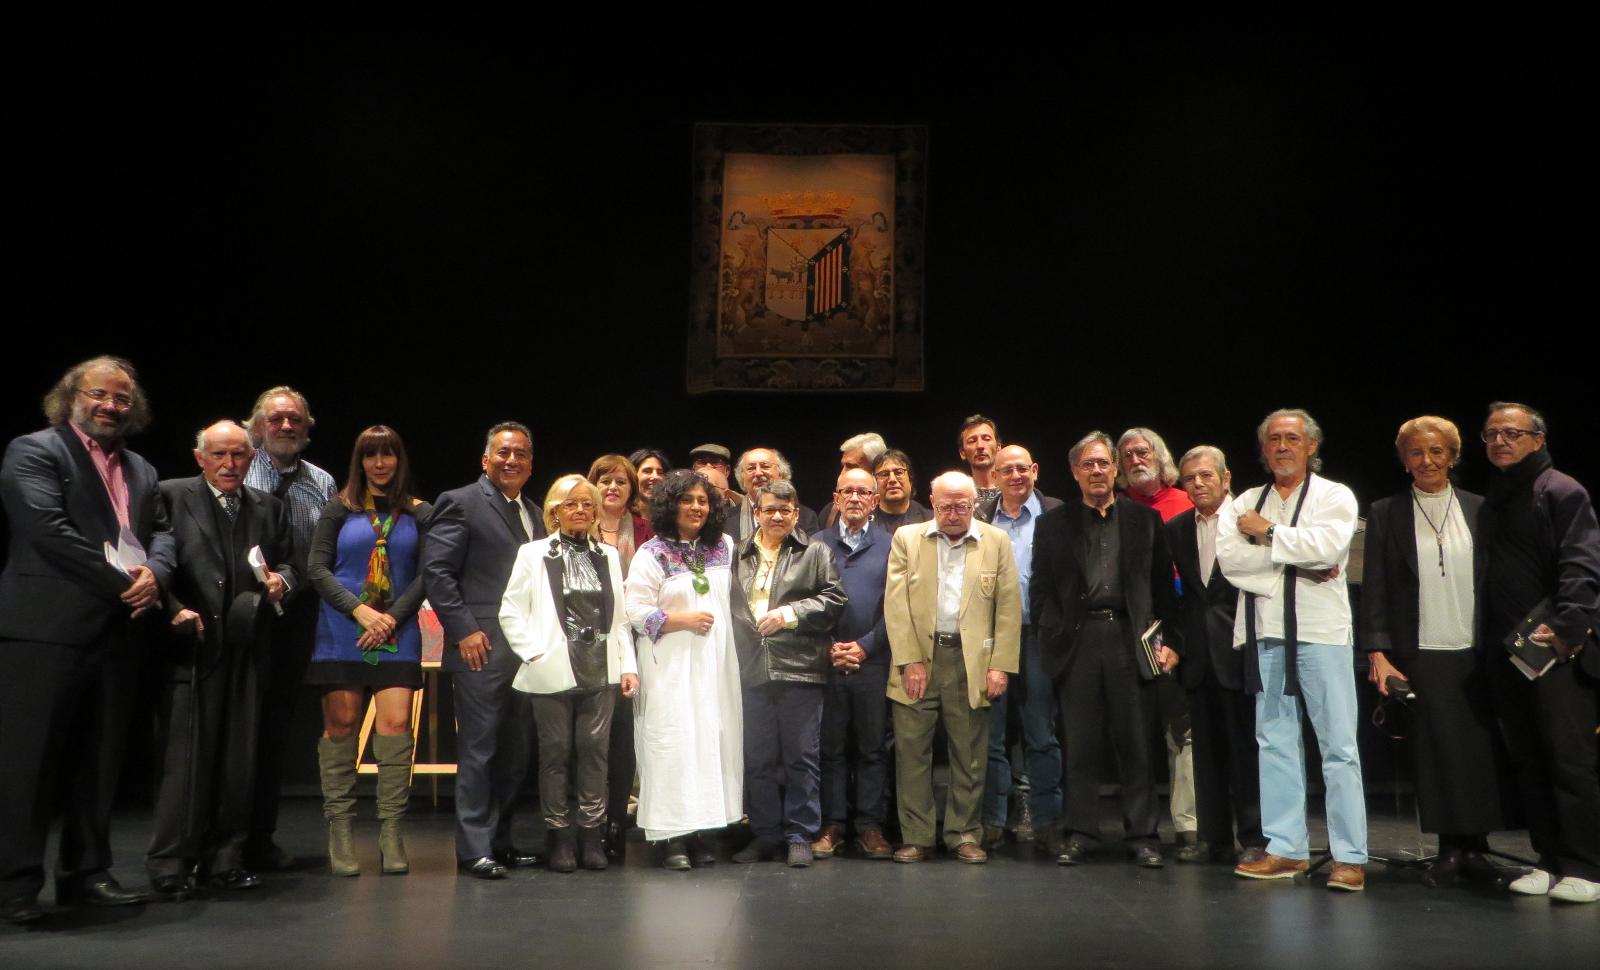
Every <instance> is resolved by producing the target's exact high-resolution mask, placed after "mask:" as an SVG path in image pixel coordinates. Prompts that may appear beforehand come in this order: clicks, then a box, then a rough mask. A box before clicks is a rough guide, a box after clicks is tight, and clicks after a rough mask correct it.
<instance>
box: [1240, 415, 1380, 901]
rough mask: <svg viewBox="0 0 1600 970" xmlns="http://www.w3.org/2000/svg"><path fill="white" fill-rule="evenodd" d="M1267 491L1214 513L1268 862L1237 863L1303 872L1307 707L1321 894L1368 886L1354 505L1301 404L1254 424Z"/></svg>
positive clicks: (1306, 864) (1307, 849)
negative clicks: (1351, 579)
mask: <svg viewBox="0 0 1600 970" xmlns="http://www.w3.org/2000/svg"><path fill="white" fill-rule="evenodd" d="M1256 440H1258V441H1259V442H1260V443H1261V463H1262V464H1263V465H1265V466H1266V468H1267V471H1269V472H1271V473H1272V482H1271V483H1270V484H1268V485H1264V486H1260V487H1258V488H1252V489H1250V490H1249V491H1247V492H1245V493H1244V494H1243V495H1240V496H1239V497H1238V498H1236V499H1234V500H1233V501H1232V502H1229V503H1227V504H1225V505H1223V506H1222V512H1221V519H1220V520H1219V521H1218V523H1217V565H1218V566H1219V567H1221V569H1222V572H1223V575H1224V576H1226V577H1227V578H1228V581H1229V582H1230V583H1232V584H1233V585H1234V586H1235V587H1237V588H1238V590H1239V595H1240V597H1241V599H1240V602H1239V609H1238V616H1237V618H1236V619H1235V620H1234V627H1233V642H1234V644H1235V645H1236V646H1239V647H1240V648H1242V649H1243V650H1244V657H1243V659H1244V687H1245V691H1246V692H1247V693H1250V694H1253V695H1254V696H1255V704H1256V741H1257V744H1258V747H1259V749H1260V751H1259V756H1258V762H1257V763H1258V765H1259V773H1260V778H1261V823H1262V825H1261V827H1262V831H1263V832H1264V834H1265V835H1266V837H1267V854H1266V855H1265V856H1264V857H1263V858H1261V859H1259V860H1257V861H1254V862H1241V863H1240V864H1239V865H1238V866H1236V867H1235V868H1234V870H1233V872H1234V875H1237V876H1241V877H1243V878H1246V879H1292V878H1294V877H1295V876H1297V875H1299V874H1300V873H1303V872H1305V871H1307V869H1309V868H1310V858H1311V836H1310V833H1309V831H1308V830H1307V828H1306V766H1305V748H1304V747H1303V746H1302V744H1301V733H1300V731H1301V729H1300V708H1301V705H1302V704H1304V705H1305V710H1306V714H1307V715H1308V716H1309V718H1310V720H1311V727H1312V729H1313V730H1314V731H1315V732H1316V737H1317V748H1318V750H1319V751H1320V752H1321V754H1322V780H1323V784H1324V786H1325V788H1326V795H1325V796H1324V799H1325V801H1326V805H1327V815H1328V844H1329V847H1330V849H1331V851H1332V854H1333V872H1332V873H1330V874H1329V876H1328V888H1329V889H1337V890H1342V891H1345V892H1359V891H1361V890H1362V889H1365V888H1366V884H1367V878H1366V873H1365V871H1364V870H1363V869H1362V866H1363V865H1365V864H1366V861H1367V803H1366V796H1365V790H1364V788H1363V785H1362V780H1361V752H1360V750H1359V749H1358V748H1357V747H1356V679H1355V667H1354V659H1353V657H1354V653H1353V651H1354V646H1353V641H1352V637H1351V623H1350V594H1349V590H1348V589H1347V587H1346V585H1345V576H1344V571H1345V565H1346V563H1347V562H1348V560H1349V558H1350V541H1351V539H1353V538H1354V536H1355V531H1356V497H1355V495H1354V494H1352V493H1351V491H1350V489H1349V488H1347V487H1346V486H1344V485H1342V484H1340V483H1338V482H1335V481H1332V480H1331V479H1327V478H1323V477H1321V476H1320V475H1318V474H1317V472H1319V471H1320V470H1321V468H1322V457H1321V456H1320V455H1319V454H1318V452H1319V451H1321V450H1322V427H1321V426H1320V425H1318V424H1317V422H1316V420H1315V419H1313V418H1312V417H1311V415H1309V414H1307V413H1306V412H1305V411H1302V410H1300V409H1298V408H1285V409H1280V410H1277V411H1274V412H1272V413H1271V414H1269V415H1267V417H1266V420H1264V421H1262V422H1261V424H1260V426H1259V427H1258V428H1256Z"/></svg>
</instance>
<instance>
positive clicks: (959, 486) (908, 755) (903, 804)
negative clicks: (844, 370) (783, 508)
mask: <svg viewBox="0 0 1600 970" xmlns="http://www.w3.org/2000/svg"><path fill="white" fill-rule="evenodd" d="M931 496H932V500H933V511H934V518H933V521H932V522H926V523H918V524H916V525H908V526H904V527H903V528H901V529H899V530H897V531H896V532H895V534H894V541H893V543H892V544H891V546H890V551H889V577H888V582H887V585H886V588H885V592H884V601H883V615H884V622H885V625H886V626H887V627H888V632H889V650H890V656H891V658H892V659H891V661H890V667H889V689H888V695H889V699H890V700H892V701H894V702H895V704H894V708H893V714H894V739H895V783H896V786H897V791H898V793H899V803H900V831H901V836H902V839H903V840H904V844H903V845H902V846H901V847H900V849H899V850H897V851H896V852H895V854H894V861H896V862H920V861H922V859H923V858H924V857H926V856H927V855H928V854H929V853H931V852H932V851H933V840H934V834H935V833H934V824H935V819H936V816H935V807H934V804H933V734H934V728H935V727H936V726H937V724H938V722H939V721H940V719H941V718H942V719H943V721H944V729H945V733H946V734H947V735H948V736H949V756H950V789H949V793H948V795H947V797H946V800H945V813H944V840H945V845H946V846H948V847H949V849H950V851H951V852H952V853H953V854H954V855H955V857H956V858H957V859H959V860H961V861H962V862H972V863H980V862H985V861H987V860H988V855H987V854H986V853H985V852H984V851H983V849H982V848H981V847H980V846H979V844H978V843H979V839H980V838H981V837H982V834H983V826H982V820H981V818H980V814H981V808H982V801H983V782H984V766H985V760H986V758H987V754H988V747H989V717H988V715H987V714H986V713H985V712H984V708H986V707H988V706H989V701H991V700H993V699H994V698H997V697H999V696H1000V695H1001V694H1004V693H1005V690H1006V683H1007V675H1008V674H1014V673H1016V672H1017V660H1018V654H1019V643H1020V637H1021V633H1022V594H1021V589H1020V588H1019V586H1018V583H1017V566H1016V561H1015V560H1014V559H1013V558H1012V555H1011V540H1010V539H1009V538H1008V537H1007V536H1006V534H1005V532H1004V531H1003V530H1000V529H997V528H995V527H994V526H991V525H988V524H986V523H983V522H979V521H976V520H975V519H973V517H972V510H973V506H974V505H975V504H976V503H977V486H976V485H975V484H974V483H973V481H972V478H971V477H970V476H968V475H965V474H962V473H961V472H946V473H945V474H943V475H940V476H939V477H938V478H936V479H934V480H933V488H932V491H931Z"/></svg>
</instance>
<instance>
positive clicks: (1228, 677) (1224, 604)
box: [1165, 496, 1244, 690]
mask: <svg viewBox="0 0 1600 970" xmlns="http://www.w3.org/2000/svg"><path fill="white" fill-rule="evenodd" d="M1229 498H1230V499H1231V498H1232V496H1229ZM1195 515H1196V512H1195V510H1194V509H1189V510H1188V511H1187V512H1180V513H1178V514H1177V515H1175V516H1173V517H1172V520H1171V521H1170V522H1168V523H1167V524H1166V526H1165V528H1166V530H1167V545H1168V546H1169V547H1170V548H1171V549H1172V560H1173V564H1174V565H1176V566H1177V567H1178V579H1179V580H1180V581H1182V584H1183V593H1182V595H1181V596H1180V597H1179V603H1178V605H1179V607H1180V610H1181V612H1182V616H1183V645H1184V650H1183V663H1181V664H1179V665H1178V667H1177V670H1176V671H1174V672H1175V673H1176V674H1177V675H1178V680H1179V682H1180V683H1182V684H1183V686H1184V687H1186V688H1188V689H1190V690H1195V689H1197V688H1199V686H1200V683H1201V681H1202V680H1204V679H1205V675H1206V671H1207V670H1213V671H1216V675H1217V682H1218V683H1220V684H1221V685H1222V686H1224V687H1226V688H1228V689H1229V690H1243V689H1244V651H1242V650H1235V649H1233V617H1234V611H1235V610H1237V609H1238V606H1239V591H1238V590H1237V589H1235V588H1234V586H1233V584H1232V583H1230V582H1228V577H1226V576H1224V575H1222V568H1221V567H1220V566H1213V567H1212V569H1211V583H1210V585H1207V584H1206V583H1203V582H1201V581H1200V543H1199V541H1198V540H1196V539H1195V535H1194V520H1195Z"/></svg>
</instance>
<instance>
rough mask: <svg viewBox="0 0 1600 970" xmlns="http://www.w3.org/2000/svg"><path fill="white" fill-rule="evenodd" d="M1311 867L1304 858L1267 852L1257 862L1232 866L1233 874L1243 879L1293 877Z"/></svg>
mask: <svg viewBox="0 0 1600 970" xmlns="http://www.w3.org/2000/svg"><path fill="white" fill-rule="evenodd" d="M1310 868H1311V863H1310V862H1309V861H1308V860H1306V859H1285V858H1284V857H1283V856H1278V855H1273V854H1272V853H1270V852H1268V853H1266V854H1265V855H1263V856H1262V857H1261V861H1259V862H1241V863H1239V864H1238V865H1236V866H1234V867H1233V874H1234V875H1236V876H1242V877H1243V878H1245V879H1293V878H1294V877H1295V876H1298V875H1300V874H1301V873H1303V872H1305V871H1306V870H1308V869H1310Z"/></svg>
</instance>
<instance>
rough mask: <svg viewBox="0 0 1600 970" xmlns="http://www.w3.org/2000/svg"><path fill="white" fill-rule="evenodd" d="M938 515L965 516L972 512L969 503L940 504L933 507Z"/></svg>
mask: <svg viewBox="0 0 1600 970" xmlns="http://www.w3.org/2000/svg"><path fill="white" fill-rule="evenodd" d="M933 510H934V511H935V512H937V513H939V514H940V515H966V514H967V513H968V512H971V511H972V503H971V502H941V503H939V504H938V505H935V506H934V507H933Z"/></svg>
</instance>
